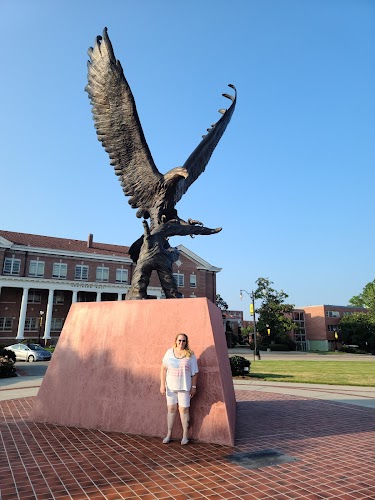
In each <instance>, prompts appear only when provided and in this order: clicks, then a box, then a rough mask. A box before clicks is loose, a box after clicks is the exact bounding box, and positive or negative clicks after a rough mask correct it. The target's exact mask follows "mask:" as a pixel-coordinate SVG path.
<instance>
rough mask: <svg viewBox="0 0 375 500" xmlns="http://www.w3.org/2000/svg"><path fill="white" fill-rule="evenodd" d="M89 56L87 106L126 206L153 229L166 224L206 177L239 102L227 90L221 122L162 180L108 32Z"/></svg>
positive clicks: (99, 37) (162, 176)
mask: <svg viewBox="0 0 375 500" xmlns="http://www.w3.org/2000/svg"><path fill="white" fill-rule="evenodd" d="M88 54H89V57H90V60H89V61H88V75H87V77H88V84H87V86H86V89H85V90H86V91H87V93H88V94H89V98H90V100H91V104H92V113H93V117H94V122H95V128H96V133H97V135H98V139H99V140H100V141H101V143H102V145H103V146H104V148H105V150H106V151H107V153H108V154H109V157H110V160H111V161H110V163H111V165H113V166H114V169H115V174H116V175H117V176H119V180H120V182H121V186H122V189H123V191H124V193H125V195H126V196H130V199H129V204H130V205H131V207H132V208H138V211H137V217H145V218H148V217H150V216H151V219H154V223H155V221H157V222H160V220H161V215H162V214H164V215H165V216H166V218H167V220H169V219H170V218H171V217H175V216H176V214H177V212H176V211H175V210H174V207H175V205H176V203H177V202H178V201H179V200H180V199H181V197H182V196H183V194H184V193H186V191H187V190H188V188H189V186H190V185H191V184H192V183H193V182H194V181H195V180H196V179H197V178H198V177H199V176H200V174H201V173H202V172H204V170H205V168H206V165H207V163H208V161H209V160H210V158H211V155H212V153H213V151H214V149H215V147H216V145H217V143H218V142H219V140H220V138H221V137H222V135H223V133H224V131H225V129H226V127H227V125H228V123H229V122H230V119H231V117H232V114H233V111H234V108H235V106H236V100H237V91H236V89H235V87H234V85H231V84H230V85H229V87H231V88H232V89H233V90H234V92H235V95H234V97H233V96H231V95H229V94H223V96H224V97H227V98H228V99H230V100H231V101H232V103H231V105H230V107H229V108H228V109H227V110H225V109H220V110H219V111H220V113H222V114H223V116H222V117H221V118H220V120H219V121H218V122H217V123H215V124H214V125H212V126H211V128H210V129H207V132H208V133H207V135H205V136H203V140H202V141H201V142H200V144H199V145H198V146H197V147H196V148H195V150H194V151H193V153H192V154H191V155H190V156H189V158H188V159H187V160H186V162H185V164H184V165H183V167H177V168H174V169H172V170H170V171H169V172H167V173H166V174H164V175H162V174H161V173H160V172H159V170H158V169H157V167H156V165H155V163H154V160H153V158H152V156H151V152H150V150H149V147H148V145H147V142H146V139H145V137H144V134H143V130H142V126H141V123H140V121H139V117H138V113H137V108H136V105H135V101H134V97H133V94H132V91H131V89H130V87H129V84H128V82H127V81H126V78H125V75H124V72H123V69H122V67H121V64H120V61H118V60H116V58H115V55H114V52H113V48H112V44H111V41H110V39H109V37H108V33H107V28H104V31H103V37H101V36H98V37H97V39H96V43H95V46H94V48H90V49H89V51H88ZM151 214H152V215H151Z"/></svg>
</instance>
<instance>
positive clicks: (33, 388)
mask: <svg viewBox="0 0 375 500" xmlns="http://www.w3.org/2000/svg"><path fill="white" fill-rule="evenodd" d="M42 380H43V376H41V375H39V376H27V377H22V376H21V377H11V378H0V401H6V400H8V399H19V398H28V397H30V396H36V395H37V394H38V391H39V387H40V384H41V383H42Z"/></svg>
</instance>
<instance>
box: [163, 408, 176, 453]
mask: <svg viewBox="0 0 375 500" xmlns="http://www.w3.org/2000/svg"><path fill="white" fill-rule="evenodd" d="M176 413H177V404H175V405H171V406H169V405H168V413H167V426H168V432H167V435H166V436H165V438H164V439H163V443H164V444H167V443H169V441H170V440H171V435H172V430H173V425H174V421H175V419H176Z"/></svg>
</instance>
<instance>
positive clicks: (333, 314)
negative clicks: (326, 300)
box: [326, 311, 340, 318]
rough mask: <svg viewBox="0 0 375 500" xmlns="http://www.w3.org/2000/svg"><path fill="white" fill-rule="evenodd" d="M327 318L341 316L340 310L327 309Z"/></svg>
mask: <svg viewBox="0 0 375 500" xmlns="http://www.w3.org/2000/svg"><path fill="white" fill-rule="evenodd" d="M326 316H327V318H339V317H340V313H339V312H338V311H326Z"/></svg>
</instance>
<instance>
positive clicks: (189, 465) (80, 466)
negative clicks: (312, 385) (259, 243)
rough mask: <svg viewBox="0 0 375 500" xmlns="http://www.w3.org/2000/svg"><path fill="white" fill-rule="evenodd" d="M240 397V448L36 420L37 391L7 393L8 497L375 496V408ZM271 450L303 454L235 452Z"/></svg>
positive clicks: (345, 499)
mask: <svg viewBox="0 0 375 500" xmlns="http://www.w3.org/2000/svg"><path fill="white" fill-rule="evenodd" d="M236 398H237V415H238V419H237V433H236V444H235V447H234V448H229V447H223V446H218V445H207V444H200V443H190V444H189V445H188V446H181V445H180V443H179V441H174V442H172V443H170V444H169V445H163V444H162V443H161V442H160V440H159V439H154V438H144V437H139V436H131V435H127V434H118V433H104V432H101V431H97V430H83V429H77V428H68V427H56V426H53V425H44V424H35V423H32V422H29V421H28V415H29V412H30V409H31V406H32V404H33V398H32V397H28V398H22V399H14V400H9V401H3V402H1V403H0V408H1V412H0V419H1V422H0V435H1V445H0V491H1V499H2V500H14V499H19V500H26V499H27V500H31V499H37V500H47V499H55V498H56V499H74V500H80V499H88V498H89V499H108V500H115V499H123V498H141V499H143V500H148V499H171V498H173V499H178V500H183V499H198V498H199V499H201V498H202V499H204V498H209V499H211V500H213V499H216V498H217V499H235V498H245V499H277V500H284V499H309V500H315V499H326V498H332V499H333V498H334V499H341V500H349V499H359V498H362V499H375V451H374V450H375V418H374V417H375V410H374V409H371V408H364V407H360V406H354V405H349V404H343V403H335V402H332V401H322V400H316V399H310V398H303V397H294V396H290V395H284V394H273V393H264V392H259V391H256V390H254V391H252V390H247V391H236ZM145 418H151V416H150V415H148V414H147V412H145ZM269 449H272V450H275V451H277V452H279V453H282V454H286V455H288V456H291V457H293V458H295V459H297V460H296V461H293V462H290V463H284V464H281V465H271V466H267V467H261V468H255V469H251V470H249V469H247V468H245V467H243V466H241V465H237V464H235V463H233V462H232V461H230V460H229V458H228V456H229V455H231V454H241V453H244V452H259V451H262V450H269Z"/></svg>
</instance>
